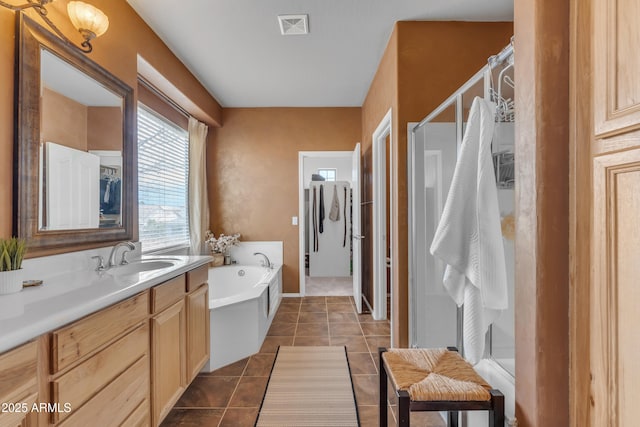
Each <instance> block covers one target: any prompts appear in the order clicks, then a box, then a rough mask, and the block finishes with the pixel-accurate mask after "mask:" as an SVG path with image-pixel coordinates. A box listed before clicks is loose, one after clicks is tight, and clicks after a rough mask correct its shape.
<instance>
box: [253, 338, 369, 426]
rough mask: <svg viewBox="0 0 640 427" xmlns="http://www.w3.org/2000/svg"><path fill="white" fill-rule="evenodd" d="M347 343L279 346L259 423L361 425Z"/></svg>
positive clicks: (265, 424)
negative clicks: (352, 382) (337, 344)
mask: <svg viewBox="0 0 640 427" xmlns="http://www.w3.org/2000/svg"><path fill="white" fill-rule="evenodd" d="M359 425H360V423H359V419H358V411H357V405H356V399H355V395H354V392H353V385H352V384H351V373H350V371H349V363H348V361H347V352H346V348H345V347H344V346H324V347H290V346H280V348H279V349H278V354H277V355H276V360H275V362H274V364H273V368H272V370H271V375H270V377H269V382H268V384H267V391H266V393H265V396H264V399H263V401H262V406H261V407H260V412H259V414H258V419H257V421H256V426H257V427H284V426H297V427H312V426H313V427H331V426H344V427H349V426H354V427H355V426H359Z"/></svg>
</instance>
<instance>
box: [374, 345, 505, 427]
mask: <svg viewBox="0 0 640 427" xmlns="http://www.w3.org/2000/svg"><path fill="white" fill-rule="evenodd" d="M378 357H379V361H380V427H387V421H388V420H387V416H388V411H387V381H388V380H391V381H390V382H391V385H392V387H393V389H394V394H395V397H396V399H397V401H398V426H399V427H408V426H409V425H410V415H411V412H412V411H446V412H448V413H449V414H448V425H449V427H458V412H459V411H477V410H484V411H488V412H489V427H504V395H503V394H502V393H501V392H500V391H499V390H496V389H492V388H491V386H490V385H489V384H487V383H486V381H484V379H482V377H481V376H480V375H478V374H477V373H476V371H475V370H474V369H473V367H472V366H471V365H470V364H469V363H468V362H467V361H466V360H464V359H463V358H462V357H461V356H460V354H459V353H458V351H457V349H456V348H455V347H448V348H446V349H444V348H441V349H418V348H416V349H386V348H384V347H381V348H379V349H378Z"/></svg>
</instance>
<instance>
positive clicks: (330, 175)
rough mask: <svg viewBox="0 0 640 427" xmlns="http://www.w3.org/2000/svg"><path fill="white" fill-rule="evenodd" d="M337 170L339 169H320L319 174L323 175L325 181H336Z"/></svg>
mask: <svg viewBox="0 0 640 427" xmlns="http://www.w3.org/2000/svg"><path fill="white" fill-rule="evenodd" d="M336 170H337V169H318V175H320V176H321V177H323V178H324V180H325V181H335V180H336Z"/></svg>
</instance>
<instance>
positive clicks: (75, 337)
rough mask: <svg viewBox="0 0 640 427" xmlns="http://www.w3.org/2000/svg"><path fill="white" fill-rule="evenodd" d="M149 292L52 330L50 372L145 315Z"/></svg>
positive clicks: (80, 356)
mask: <svg viewBox="0 0 640 427" xmlns="http://www.w3.org/2000/svg"><path fill="white" fill-rule="evenodd" d="M148 316H149V294H148V292H143V293H141V294H139V295H136V296H134V297H132V298H129V299H127V300H125V301H123V302H121V303H118V304H115V305H113V306H111V307H108V308H106V309H104V310H101V311H99V312H97V313H95V314H92V315H90V316H88V317H86V318H84V319H82V320H79V321H77V322H74V323H72V324H71V325H69V326H66V327H64V328H62V329H58V330H57V331H55V332H53V334H52V339H51V347H52V348H51V354H52V358H51V359H52V371H53V372H52V373H56V372H58V371H60V370H62V369H64V368H66V367H68V366H71V365H72V364H73V363H75V362H76V361H78V360H80V359H82V358H83V357H84V356H86V355H88V354H90V353H91V352H93V351H94V350H96V349H98V348H99V347H100V346H102V345H104V344H107V343H108V342H109V341H111V340H113V339H115V338H116V337H117V336H118V335H120V334H122V333H123V332H125V331H126V330H127V329H130V328H132V327H134V326H135V325H137V324H138V323H140V322H142V321H143V320H145V319H147V317H148Z"/></svg>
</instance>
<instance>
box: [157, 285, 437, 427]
mask: <svg viewBox="0 0 640 427" xmlns="http://www.w3.org/2000/svg"><path fill="white" fill-rule="evenodd" d="M389 335H390V330H389V323H388V322H387V321H375V320H373V318H372V317H371V315H370V314H360V315H358V314H357V313H356V312H355V307H354V304H353V298H352V297H349V296H326V297H325V296H308V297H304V298H285V299H283V301H282V303H281V304H280V308H279V309H278V312H277V313H276V316H275V318H274V320H273V324H272V326H271V328H270V330H269V332H268V334H267V337H266V339H265V341H264V344H263V345H262V348H261V349H260V352H259V353H257V354H254V355H253V356H251V357H249V358H247V359H244V360H241V361H239V362H236V363H233V364H231V365H229V366H225V367H223V368H220V369H218V370H216V371H214V372H211V373H209V374H201V375H199V376H198V377H197V378H196V379H195V380H194V382H193V383H192V384H191V386H190V387H189V388H188V389H187V390H186V391H185V393H184V394H183V396H182V398H181V399H180V400H179V401H178V403H177V404H176V406H175V407H174V409H173V410H172V411H171V413H170V414H169V416H168V417H167V419H166V420H165V421H164V422H163V424H162V426H163V427H168V426H189V427H191V426H193V427H201V426H202V427H205V426H206V427H209V426H212V427H215V426H232V427H243V426H253V425H254V423H255V420H256V417H257V414H258V409H259V407H260V403H261V402H262V398H263V395H264V392H265V390H266V386H267V380H268V378H269V373H270V371H271V366H272V365H273V361H274V359H275V352H276V349H277V348H278V346H279V345H295V346H314V345H346V346H347V355H348V358H349V365H350V367H351V377H352V381H353V385H354V390H355V393H356V400H357V403H358V411H359V415H360V422H361V425H362V427H375V426H377V425H378V368H377V351H378V350H377V349H378V347H381V346H389V339H390V336H389ZM411 421H412V425H415V426H419V425H422V426H429V427H441V426H444V424H443V423H441V421H440V418H439V417H438V416H437V415H435V414H429V413H420V414H419V417H414V416H413V415H412V419H411ZM393 424H394V418H393V414H392V413H391V414H390V418H389V425H393Z"/></svg>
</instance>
